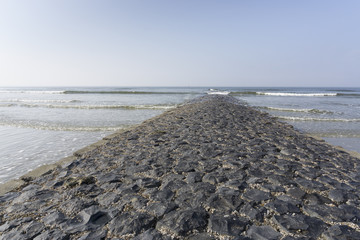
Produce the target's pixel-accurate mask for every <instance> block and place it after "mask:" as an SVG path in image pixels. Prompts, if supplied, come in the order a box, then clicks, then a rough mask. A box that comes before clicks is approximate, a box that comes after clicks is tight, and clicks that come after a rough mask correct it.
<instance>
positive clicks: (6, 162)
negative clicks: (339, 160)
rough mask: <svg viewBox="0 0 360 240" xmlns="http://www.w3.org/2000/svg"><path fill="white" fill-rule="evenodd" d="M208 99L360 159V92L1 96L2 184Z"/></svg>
mask: <svg viewBox="0 0 360 240" xmlns="http://www.w3.org/2000/svg"><path fill="white" fill-rule="evenodd" d="M207 94H222V95H230V96H233V97H235V98H238V99H241V100H243V101H245V102H247V104H248V105H250V106H253V107H256V108H257V109H259V110H261V111H265V112H268V113H269V114H271V115H273V116H275V117H277V118H278V119H279V120H280V121H284V122H287V123H290V124H292V125H293V126H294V127H295V128H296V129H298V130H299V131H301V132H304V133H308V134H311V135H314V136H317V137H320V138H323V139H324V140H325V141H327V142H328V143H331V144H333V145H337V146H341V147H343V148H345V149H347V150H351V151H357V152H360V88H278V87H256V88H255V87H254V88H249V87H221V88H220V87H217V88H215V87H126V88H125V87H91V88H90V87H43V88H29V87H22V88H19V87H17V88H0V183H4V182H6V181H9V180H11V179H15V178H18V177H20V176H22V175H24V174H25V173H26V172H28V171H30V170H33V169H35V168H37V167H39V166H41V165H44V164H49V163H54V162H56V161H58V160H60V159H62V158H64V157H66V156H70V155H72V153H73V152H74V151H76V150H78V149H81V148H83V147H85V146H87V145H89V144H92V143H94V142H97V141H99V140H101V139H102V138H104V137H105V136H107V135H109V134H111V133H114V132H115V131H117V130H121V129H126V128H128V127H130V126H133V125H135V124H139V123H141V122H142V121H144V120H146V119H149V118H151V117H154V116H156V115H159V114H161V113H162V112H164V111H166V110H168V109H172V108H175V107H177V106H178V105H179V104H182V103H184V102H186V101H190V100H192V99H194V98H196V97H199V96H204V95H207Z"/></svg>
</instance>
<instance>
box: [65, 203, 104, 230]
mask: <svg viewBox="0 0 360 240" xmlns="http://www.w3.org/2000/svg"><path fill="white" fill-rule="evenodd" d="M109 221H110V216H109V214H108V213H107V212H106V211H103V210H102V209H100V208H99V207H98V206H95V205H94V206H91V207H89V208H87V209H84V210H82V211H81V212H80V213H79V214H78V215H77V216H76V217H74V218H72V219H70V220H68V221H66V222H65V223H63V224H61V225H60V226H61V228H62V230H63V231H64V232H66V233H77V232H82V231H88V230H96V229H99V228H101V227H103V226H104V225H105V224H107V223H108V222H109Z"/></svg>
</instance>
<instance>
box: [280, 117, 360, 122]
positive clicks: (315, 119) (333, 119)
mask: <svg viewBox="0 0 360 240" xmlns="http://www.w3.org/2000/svg"><path fill="white" fill-rule="evenodd" d="M277 118H278V119H283V120H290V121H321V122H360V119H359V118H355V119H346V118H310V117H289V116H277Z"/></svg>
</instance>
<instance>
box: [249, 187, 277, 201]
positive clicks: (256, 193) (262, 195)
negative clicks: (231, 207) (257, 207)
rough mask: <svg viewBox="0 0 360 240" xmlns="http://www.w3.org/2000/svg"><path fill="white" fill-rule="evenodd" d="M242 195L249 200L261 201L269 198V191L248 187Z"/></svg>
mask: <svg viewBox="0 0 360 240" xmlns="http://www.w3.org/2000/svg"><path fill="white" fill-rule="evenodd" d="M243 197H244V198H246V199H248V200H250V201H255V202H261V201H265V200H268V199H270V193H268V192H264V191H261V190H258V189H249V190H247V191H246V192H245V193H244V194H243Z"/></svg>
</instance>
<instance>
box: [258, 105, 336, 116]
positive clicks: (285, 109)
mask: <svg viewBox="0 0 360 240" xmlns="http://www.w3.org/2000/svg"><path fill="white" fill-rule="evenodd" d="M259 108H261V109H266V110H272V111H281V112H306V113H319V114H322V113H326V114H334V112H331V111H327V110H320V109H315V108H309V109H308V108H303V109H301V108H277V107H259Z"/></svg>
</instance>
